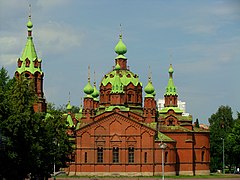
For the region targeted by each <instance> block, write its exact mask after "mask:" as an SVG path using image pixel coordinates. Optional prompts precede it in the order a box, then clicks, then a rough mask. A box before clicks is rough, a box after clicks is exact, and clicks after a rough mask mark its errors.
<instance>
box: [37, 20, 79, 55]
mask: <svg viewBox="0 0 240 180" xmlns="http://www.w3.org/2000/svg"><path fill="white" fill-rule="evenodd" d="M38 27H39V28H37V29H36V30H34V32H35V33H34V37H35V38H34V39H35V41H36V42H38V43H39V46H38V49H40V50H41V51H42V52H43V53H44V54H48V53H50V54H55V53H58V54H59V55H61V54H63V53H66V52H68V51H69V50H71V49H75V48H78V47H79V46H80V45H81V41H82V38H83V34H82V33H81V32H78V31H77V29H76V28H73V27H71V26H70V25H67V24H64V23H56V22H49V23H46V24H44V25H38Z"/></svg>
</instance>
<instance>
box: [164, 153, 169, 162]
mask: <svg viewBox="0 0 240 180" xmlns="http://www.w3.org/2000/svg"><path fill="white" fill-rule="evenodd" d="M164 161H165V163H166V162H168V152H165V156H164Z"/></svg>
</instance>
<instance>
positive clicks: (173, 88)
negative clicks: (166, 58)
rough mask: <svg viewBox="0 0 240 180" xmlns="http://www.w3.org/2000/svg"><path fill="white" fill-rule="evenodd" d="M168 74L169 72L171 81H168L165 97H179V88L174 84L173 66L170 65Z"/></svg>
mask: <svg viewBox="0 0 240 180" xmlns="http://www.w3.org/2000/svg"><path fill="white" fill-rule="evenodd" d="M168 72H169V80H168V85H167V87H166V93H165V94H164V95H177V88H176V86H175V85H174V82H173V72H174V70H173V67H172V64H170V67H169V70H168Z"/></svg>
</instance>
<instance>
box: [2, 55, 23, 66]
mask: <svg viewBox="0 0 240 180" xmlns="http://www.w3.org/2000/svg"><path fill="white" fill-rule="evenodd" d="M18 57H19V54H0V64H1V65H2V66H11V65H14V64H16V63H17V59H18Z"/></svg>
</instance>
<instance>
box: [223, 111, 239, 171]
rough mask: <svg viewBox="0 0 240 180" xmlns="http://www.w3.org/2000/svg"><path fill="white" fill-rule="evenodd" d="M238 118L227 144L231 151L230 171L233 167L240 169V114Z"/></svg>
mask: <svg viewBox="0 0 240 180" xmlns="http://www.w3.org/2000/svg"><path fill="white" fill-rule="evenodd" d="M237 114H238V118H237V119H236V120H235V121H234V126H233V128H232V131H231V132H230V133H229V134H228V137H227V144H226V146H228V147H229V148H230V151H231V156H230V157H229V158H230V160H229V161H230V162H229V170H230V171H231V168H232V166H235V167H239V165H240V141H239V139H240V113H239V112H238V113H237Z"/></svg>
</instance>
